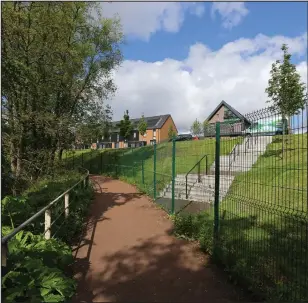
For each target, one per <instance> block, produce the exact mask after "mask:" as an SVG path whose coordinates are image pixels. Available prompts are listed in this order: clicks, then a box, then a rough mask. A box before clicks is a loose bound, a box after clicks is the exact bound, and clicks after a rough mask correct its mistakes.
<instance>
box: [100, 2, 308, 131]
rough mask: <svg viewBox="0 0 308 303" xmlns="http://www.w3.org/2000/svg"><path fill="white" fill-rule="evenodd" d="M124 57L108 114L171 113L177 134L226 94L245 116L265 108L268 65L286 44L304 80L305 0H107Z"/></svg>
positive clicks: (104, 5) (307, 11)
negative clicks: (121, 37)
mask: <svg viewBox="0 0 308 303" xmlns="http://www.w3.org/2000/svg"><path fill="white" fill-rule="evenodd" d="M100 5H101V7H102V9H103V16H105V17H113V16H115V15H117V16H119V17H120V19H121V24H122V28H123V32H124V35H125V43H124V45H123V46H122V51H123V55H124V61H123V63H122V64H121V66H120V67H119V68H118V69H117V70H116V71H114V79H115V83H116V85H117V87H118V89H117V92H116V94H115V96H114V97H113V98H112V99H111V100H108V102H109V104H110V105H111V107H112V109H113V113H114V120H120V119H121V118H122V116H123V113H124V111H125V110H126V109H128V110H129V113H130V116H131V118H139V117H141V115H142V114H144V115H145V116H154V115H160V114H171V115H172V117H173V119H174V122H175V124H176V126H177V128H178V130H179V131H180V132H187V131H189V129H190V126H191V124H192V123H193V121H194V120H195V119H199V120H200V121H204V120H205V119H206V118H207V117H208V115H209V114H210V113H211V112H212V111H213V110H214V108H215V107H216V106H217V105H218V104H219V103H220V102H221V100H225V101H226V102H227V103H229V104H230V105H231V106H233V107H234V108H235V109H237V110H238V111H239V112H240V113H242V114H246V113H248V112H251V111H253V110H257V109H260V108H262V107H265V106H267V104H266V100H267V95H266V94H265V88H266V86H267V83H268V80H269V72H270V69H271V65H272V63H273V62H274V61H275V60H277V59H280V58H281V55H282V52H281V50H280V48H281V45H282V44H283V43H287V44H288V46H289V51H290V53H291V54H292V61H293V63H294V64H296V65H297V70H298V72H299V73H300V75H301V77H302V80H303V81H304V82H305V83H307V25H308V21H307V14H308V7H307V3H305V2H293V3H292V2H196V3H193V2H142V3H138V2H125V1H124V2H118V3H117V2H112V3H100Z"/></svg>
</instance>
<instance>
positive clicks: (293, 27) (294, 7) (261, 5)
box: [123, 2, 308, 62]
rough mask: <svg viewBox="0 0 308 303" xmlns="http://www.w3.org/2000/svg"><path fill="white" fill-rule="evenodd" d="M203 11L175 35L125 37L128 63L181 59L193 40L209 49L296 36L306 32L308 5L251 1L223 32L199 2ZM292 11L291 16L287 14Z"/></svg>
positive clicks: (217, 20) (207, 7)
mask: <svg viewBox="0 0 308 303" xmlns="http://www.w3.org/2000/svg"><path fill="white" fill-rule="evenodd" d="M201 5H202V6H204V9H205V12H204V14H203V16H202V17H200V18H196V16H193V15H188V16H187V18H186V19H185V20H184V23H183V25H182V27H181V30H180V31H179V32H177V33H170V32H164V31H159V32H157V33H155V34H154V35H153V36H152V37H151V39H150V41H141V40H140V39H136V38H134V37H129V36H128V37H127V38H126V40H127V42H126V43H127V45H125V46H124V47H123V52H124V57H125V58H126V59H128V60H145V61H148V62H155V61H160V60H164V59H165V58H173V59H177V60H183V59H185V58H186V56H187V54H188V51H189V47H190V45H191V44H193V43H195V42H196V41H198V42H201V43H204V44H206V45H208V46H209V47H210V48H211V49H212V50H217V49H219V48H221V47H222V46H223V45H224V44H225V43H227V42H229V41H233V40H236V39H238V38H253V37H255V36H256V35H257V34H259V33H263V34H265V35H270V36H272V35H285V36H289V37H296V36H297V35H298V34H299V33H305V32H306V31H307V26H308V25H307V3H305V2H294V3H292V2H267V3H266V2H254V3H247V4H246V7H247V9H248V10H249V13H248V14H247V16H246V17H245V18H243V20H242V22H241V24H240V26H236V27H234V28H232V29H225V28H223V27H222V24H221V17H220V16H219V15H218V14H216V16H214V17H213V18H211V17H210V18H209V16H211V3H201ZM290 12H292V14H290Z"/></svg>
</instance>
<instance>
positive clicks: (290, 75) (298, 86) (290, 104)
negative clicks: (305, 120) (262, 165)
mask: <svg viewBox="0 0 308 303" xmlns="http://www.w3.org/2000/svg"><path fill="white" fill-rule="evenodd" d="M281 50H282V51H283V60H282V62H281V61H280V60H277V61H276V62H275V63H273V64H272V69H271V72H270V75H271V77H270V79H269V81H268V87H267V88H266V90H265V92H266V93H267V95H268V98H269V100H268V101H267V102H268V103H271V107H272V108H273V109H276V110H278V111H279V112H280V113H281V115H282V121H283V123H285V122H284V121H285V120H286V118H288V120H287V121H288V122H287V123H288V130H289V128H290V118H291V116H293V115H295V114H297V113H299V112H300V110H301V109H303V108H304V106H305V104H306V103H307V91H306V86H305V84H304V83H303V82H301V81H300V80H301V78H300V75H299V73H298V72H297V70H296V66H295V65H294V64H292V63H291V54H289V52H288V46H287V45H286V44H283V45H282V47H281ZM284 130H285V127H283V132H284ZM288 133H290V131H288ZM283 152H284V136H283Z"/></svg>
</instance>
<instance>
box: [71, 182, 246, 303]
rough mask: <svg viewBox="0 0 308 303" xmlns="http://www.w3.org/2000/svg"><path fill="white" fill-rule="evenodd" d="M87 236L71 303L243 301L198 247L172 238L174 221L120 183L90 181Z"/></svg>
mask: <svg viewBox="0 0 308 303" xmlns="http://www.w3.org/2000/svg"><path fill="white" fill-rule="evenodd" d="M91 180H92V182H93V183H94V184H95V187H96V195H95V200H94V201H93V204H92V206H91V210H90V215H89V219H88V224H87V227H86V228H87V230H86V236H85V237H84V238H83V239H82V240H81V242H80V245H79V246H78V247H76V248H74V254H75V257H76V263H75V266H74V272H75V277H76V279H77V281H78V290H77V294H76V296H75V298H74V300H73V302H76V303H77V302H209V303H212V302H247V299H246V300H245V298H244V297H243V294H242V292H241V291H240V290H239V289H237V288H235V286H233V285H231V284H230V283H229V282H228V280H227V277H226V275H225V274H224V273H223V272H222V271H221V270H219V269H218V268H216V267H215V266H214V265H213V264H210V262H209V261H208V257H207V256H206V255H204V254H203V253H202V252H200V251H199V250H198V245H197V244H195V243H190V242H187V241H185V240H180V239H177V238H175V237H174V236H172V222H171V221H170V220H169V219H168V216H167V214H166V213H165V212H164V211H163V210H161V209H158V208H157V207H156V206H155V204H154V203H153V202H151V201H150V200H149V199H148V198H147V197H146V196H144V195H141V194H140V193H138V192H137V190H136V189H135V188H134V187H133V186H131V185H129V184H126V183H124V182H121V181H118V180H112V179H109V178H104V177H102V176H92V177H91Z"/></svg>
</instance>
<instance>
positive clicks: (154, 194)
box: [153, 143, 157, 200]
mask: <svg viewBox="0 0 308 303" xmlns="http://www.w3.org/2000/svg"><path fill="white" fill-rule="evenodd" d="M156 157H157V145H156V143H155V144H154V157H153V186H154V188H153V196H154V200H155V199H156V189H157V186H156V185H157V184H156V164H157V163H156Z"/></svg>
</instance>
